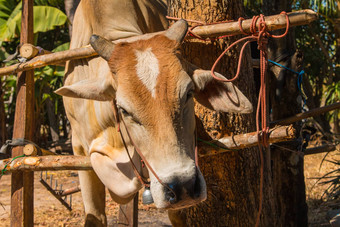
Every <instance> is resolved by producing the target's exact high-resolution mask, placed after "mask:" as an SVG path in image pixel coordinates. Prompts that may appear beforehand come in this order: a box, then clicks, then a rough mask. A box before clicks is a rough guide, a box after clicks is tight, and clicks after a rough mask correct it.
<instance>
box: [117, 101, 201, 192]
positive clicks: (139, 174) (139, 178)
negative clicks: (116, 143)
mask: <svg viewBox="0 0 340 227" xmlns="http://www.w3.org/2000/svg"><path fill="white" fill-rule="evenodd" d="M112 107H113V112H114V118H115V121H116V123H117V131H118V132H119V134H120V137H121V138H122V141H123V144H124V147H125V150H126V153H127V155H128V157H129V160H130V163H131V166H132V169H133V171H134V172H135V175H136V176H137V178H138V180H139V181H140V183H141V184H142V185H144V186H145V187H150V182H149V181H147V180H145V179H144V178H143V176H142V174H141V173H139V171H138V169H137V167H136V165H135V164H134V162H133V160H132V158H131V155H130V153H129V150H128V147H127V144H126V142H125V139H124V136H123V133H122V130H121V129H120V127H121V125H120V122H122V123H123V125H124V128H125V131H126V134H127V136H128V137H129V140H130V142H131V144H132V145H133V147H134V149H135V151H136V152H137V154H138V155H139V157H140V158H141V162H142V163H143V165H142V166H144V164H145V165H146V166H147V167H148V169H149V170H150V171H151V172H152V174H153V175H154V176H155V178H156V179H157V181H158V182H159V183H160V184H161V185H163V186H164V187H166V188H167V189H169V191H171V192H172V193H173V195H174V196H175V197H177V195H176V193H175V192H174V190H173V189H172V188H170V187H169V186H168V185H167V184H165V183H163V181H162V180H161V179H160V178H159V177H158V175H157V174H156V172H155V171H154V169H153V168H152V167H151V165H150V164H149V162H148V161H147V160H146V158H145V156H144V155H143V153H142V152H141V150H140V149H139V148H138V147H137V146H136V144H135V143H134V141H133V139H132V138H131V135H130V133H129V130H128V128H127V127H126V124H125V121H124V119H123V118H122V117H121V115H120V114H119V111H118V107H117V104H116V103H115V102H114V101H113V102H112ZM195 166H196V169H198V168H199V167H198V147H197V130H196V129H195Z"/></svg>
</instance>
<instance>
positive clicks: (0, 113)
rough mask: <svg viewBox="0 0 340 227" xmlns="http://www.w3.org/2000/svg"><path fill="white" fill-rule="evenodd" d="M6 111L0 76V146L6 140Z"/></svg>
mask: <svg viewBox="0 0 340 227" xmlns="http://www.w3.org/2000/svg"><path fill="white" fill-rule="evenodd" d="M6 122H7V121H6V112H5V104H4V99H3V90H2V80H1V78H0V146H1V145H2V144H4V143H5V141H6V140H7V129H6Z"/></svg>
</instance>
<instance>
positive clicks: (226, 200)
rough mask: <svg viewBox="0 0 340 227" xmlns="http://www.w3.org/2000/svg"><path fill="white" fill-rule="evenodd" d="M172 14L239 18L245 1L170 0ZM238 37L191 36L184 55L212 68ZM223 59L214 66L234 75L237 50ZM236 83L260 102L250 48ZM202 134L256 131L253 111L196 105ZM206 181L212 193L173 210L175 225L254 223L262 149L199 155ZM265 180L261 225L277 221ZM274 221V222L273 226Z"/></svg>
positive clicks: (208, 18)
mask: <svg viewBox="0 0 340 227" xmlns="http://www.w3.org/2000/svg"><path fill="white" fill-rule="evenodd" d="M168 6H169V12H168V14H169V15H170V16H175V17H181V18H186V19H194V20H200V21H204V22H208V23H211V22H217V21H223V20H230V19H237V18H238V17H240V16H243V7H242V2H241V1H237V0H203V1H202V0H169V1H168ZM236 39H237V37H236V38H228V39H226V40H219V41H214V42H203V41H200V40H190V42H187V43H185V44H184V47H183V54H184V56H185V57H186V58H187V59H188V60H189V61H191V62H192V63H194V64H196V65H197V66H200V67H202V68H203V69H209V68H211V66H212V64H213V62H214V61H215V59H216V58H217V56H218V55H219V54H220V53H221V52H222V51H223V50H224V48H226V45H227V44H230V43H231V42H232V41H234V40H236ZM239 48H240V47H238V48H237V49H234V50H232V51H231V53H228V54H227V56H226V57H225V58H223V59H222V60H221V62H220V63H219V65H218V67H217V68H216V71H218V72H220V73H222V74H224V75H226V76H227V77H228V78H231V77H232V76H233V75H234V73H235V71H236V62H237V57H238V54H239V51H240V49H239ZM235 84H236V85H237V86H238V87H239V88H240V89H241V90H242V92H244V94H245V95H246V96H247V97H248V98H249V99H250V100H251V102H252V103H253V105H254V106H256V104H255V103H256V96H257V95H256V93H255V85H254V79H253V72H252V67H251V61H250V55H249V49H247V51H246V54H245V58H244V61H243V66H242V72H241V75H240V79H238V80H237V81H236V82H235ZM196 115H197V118H198V120H197V124H198V136H199V138H202V139H206V140H209V139H219V138H221V137H224V136H228V135H232V134H240V133H246V132H252V131H255V116H254V114H250V115H238V114H226V113H216V112H212V111H209V110H208V109H206V108H204V107H202V106H201V105H199V104H197V105H196ZM199 163H200V168H201V170H202V172H203V174H204V176H205V179H206V181H207V188H208V198H207V200H206V201H205V202H204V203H201V204H199V205H198V206H196V207H193V208H189V209H186V210H181V211H177V212H173V211H172V212H169V216H170V219H171V220H174V221H175V222H176V224H175V226H254V225H255V222H256V215H257V212H258V205H259V179H260V173H259V172H260V171H259V169H260V161H259V151H258V149H256V148H254V149H245V150H241V151H236V152H228V153H225V154H221V155H215V156H210V157H204V158H200V159H199ZM268 183H270V182H267V180H266V181H265V193H264V195H265V196H264V206H263V215H262V218H261V226H275V223H274V221H273V220H274V218H275V216H276V212H275V207H273V205H272V204H271V200H272V198H271V197H270V196H271V195H272V194H271V192H270V190H267V188H269V187H268V185H269V184H268ZM273 223H274V225H273Z"/></svg>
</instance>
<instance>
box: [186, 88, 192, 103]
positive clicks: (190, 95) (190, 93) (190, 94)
mask: <svg viewBox="0 0 340 227" xmlns="http://www.w3.org/2000/svg"><path fill="white" fill-rule="evenodd" d="M192 97H194V90H190V91H189V92H188V93H187V99H186V102H188V101H189V100H190V99H191V98H192Z"/></svg>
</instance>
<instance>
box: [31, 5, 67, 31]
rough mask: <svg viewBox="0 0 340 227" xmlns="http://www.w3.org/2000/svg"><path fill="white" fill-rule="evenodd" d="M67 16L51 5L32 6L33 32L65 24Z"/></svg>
mask: <svg viewBox="0 0 340 227" xmlns="http://www.w3.org/2000/svg"><path fill="white" fill-rule="evenodd" d="M66 21H67V16H66V15H65V14H64V13H63V12H62V11H60V10H59V9H57V8H54V7H51V6H34V33H37V32H46V31H49V30H53V29H55V27H57V26H61V25H63V24H65V23H66Z"/></svg>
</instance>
